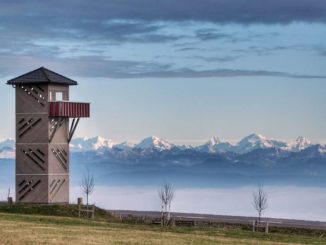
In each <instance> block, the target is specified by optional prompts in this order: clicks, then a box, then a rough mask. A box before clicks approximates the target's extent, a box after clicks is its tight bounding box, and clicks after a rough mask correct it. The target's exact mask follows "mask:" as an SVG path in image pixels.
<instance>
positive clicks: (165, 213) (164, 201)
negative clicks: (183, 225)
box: [158, 183, 174, 225]
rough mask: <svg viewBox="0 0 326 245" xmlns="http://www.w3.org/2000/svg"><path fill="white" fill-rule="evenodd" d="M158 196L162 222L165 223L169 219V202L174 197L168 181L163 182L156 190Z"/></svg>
mask: <svg viewBox="0 0 326 245" xmlns="http://www.w3.org/2000/svg"><path fill="white" fill-rule="evenodd" d="M158 196H159V198H160V200H161V205H162V224H163V225H166V224H167V222H168V221H169V220H170V210H171V203H172V201H173V198H174V190H173V188H172V185H171V184H169V183H165V184H164V185H163V186H162V188H161V189H160V190H159V191H158Z"/></svg>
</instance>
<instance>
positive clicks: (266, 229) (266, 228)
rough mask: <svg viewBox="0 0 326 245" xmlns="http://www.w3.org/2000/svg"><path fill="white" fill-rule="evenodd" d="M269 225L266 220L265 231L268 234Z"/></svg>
mask: <svg viewBox="0 0 326 245" xmlns="http://www.w3.org/2000/svg"><path fill="white" fill-rule="evenodd" d="M268 226H269V224H268V222H266V227H265V233H266V234H268V228H269V227H268Z"/></svg>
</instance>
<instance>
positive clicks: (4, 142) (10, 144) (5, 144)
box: [0, 138, 15, 149]
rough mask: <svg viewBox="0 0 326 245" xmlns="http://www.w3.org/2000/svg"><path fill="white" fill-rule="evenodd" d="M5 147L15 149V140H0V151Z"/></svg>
mask: <svg viewBox="0 0 326 245" xmlns="http://www.w3.org/2000/svg"><path fill="white" fill-rule="evenodd" d="M5 147H7V148H11V149H15V140H14V139H10V138H9V139H5V140H0V149H3V148H5Z"/></svg>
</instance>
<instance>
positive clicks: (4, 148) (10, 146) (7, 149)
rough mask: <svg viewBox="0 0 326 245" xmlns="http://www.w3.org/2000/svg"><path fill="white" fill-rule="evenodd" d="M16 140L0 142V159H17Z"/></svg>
mask: <svg viewBox="0 0 326 245" xmlns="http://www.w3.org/2000/svg"><path fill="white" fill-rule="evenodd" d="M15 148H16V147H15V140H14V139H6V140H2V141H0V159H12V158H15V154H16V152H15Z"/></svg>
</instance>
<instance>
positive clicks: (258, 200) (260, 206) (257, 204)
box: [253, 185, 268, 223]
mask: <svg viewBox="0 0 326 245" xmlns="http://www.w3.org/2000/svg"><path fill="white" fill-rule="evenodd" d="M253 206H254V208H255V209H256V211H257V212H258V221H259V223H260V219H261V214H262V212H263V211H264V210H265V209H267V208H268V197H267V193H266V192H265V191H264V186H263V185H258V189H257V191H256V192H254V193H253Z"/></svg>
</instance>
